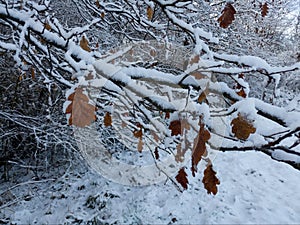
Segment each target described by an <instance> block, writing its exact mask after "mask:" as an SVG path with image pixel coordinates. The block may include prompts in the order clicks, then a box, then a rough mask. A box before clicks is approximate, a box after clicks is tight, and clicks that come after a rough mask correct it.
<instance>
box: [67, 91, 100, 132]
mask: <svg viewBox="0 0 300 225" xmlns="http://www.w3.org/2000/svg"><path fill="white" fill-rule="evenodd" d="M82 92H83V89H82V88H76V89H75V91H74V92H73V93H72V94H71V95H70V96H69V97H68V100H69V101H71V103H70V104H69V105H68V107H67V109H66V113H67V114H71V115H70V118H69V125H72V124H73V125H75V126H78V127H85V126H88V125H90V124H91V123H92V122H93V121H95V120H96V115H95V111H96V107H95V106H93V105H91V104H89V98H88V97H87V96H86V95H85V94H83V93H82Z"/></svg>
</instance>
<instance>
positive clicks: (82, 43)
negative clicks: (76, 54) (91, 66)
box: [79, 36, 91, 52]
mask: <svg viewBox="0 0 300 225" xmlns="http://www.w3.org/2000/svg"><path fill="white" fill-rule="evenodd" d="M79 45H80V47H81V48H82V49H83V50H85V51H87V52H90V51H91V49H90V47H89V42H88V40H87V39H86V38H85V37H84V36H82V38H81V40H80V43H79Z"/></svg>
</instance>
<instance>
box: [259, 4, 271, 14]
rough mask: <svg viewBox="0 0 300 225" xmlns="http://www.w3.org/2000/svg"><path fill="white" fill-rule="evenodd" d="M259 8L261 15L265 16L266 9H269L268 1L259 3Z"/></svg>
mask: <svg viewBox="0 0 300 225" xmlns="http://www.w3.org/2000/svg"><path fill="white" fill-rule="evenodd" d="M260 8H261V16H262V17H265V16H266V15H267V14H268V11H269V6H268V3H267V2H265V3H264V4H263V5H261V7H260Z"/></svg>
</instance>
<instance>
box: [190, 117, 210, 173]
mask: <svg viewBox="0 0 300 225" xmlns="http://www.w3.org/2000/svg"><path fill="white" fill-rule="evenodd" d="M199 125H200V129H199V132H198V135H197V137H196V138H195V141H194V147H193V152H192V168H191V170H192V174H193V176H195V172H197V165H198V163H199V162H200V160H201V158H202V156H203V155H204V154H205V153H206V142H207V141H208V140H209V139H210V133H209V131H208V130H207V129H205V127H204V124H203V123H202V119H201V118H200V122H199Z"/></svg>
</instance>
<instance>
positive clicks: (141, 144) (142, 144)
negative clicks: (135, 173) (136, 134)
mask: <svg viewBox="0 0 300 225" xmlns="http://www.w3.org/2000/svg"><path fill="white" fill-rule="evenodd" d="M143 146H144V143H143V140H142V138H140V140H139V143H138V146H137V150H138V151H139V152H142V151H143Z"/></svg>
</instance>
